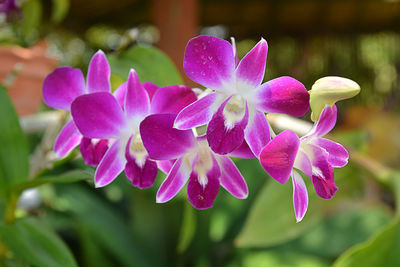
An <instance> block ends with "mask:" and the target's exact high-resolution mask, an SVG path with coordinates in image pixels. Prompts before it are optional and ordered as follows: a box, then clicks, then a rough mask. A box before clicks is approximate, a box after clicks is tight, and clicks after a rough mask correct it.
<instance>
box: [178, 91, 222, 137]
mask: <svg viewBox="0 0 400 267" xmlns="http://www.w3.org/2000/svg"><path fill="white" fill-rule="evenodd" d="M217 100H218V93H211V94H208V95H206V96H205V97H203V98H200V99H199V100H197V101H195V102H193V103H192V104H190V105H189V106H187V107H186V108H184V109H183V110H182V111H181V112H179V114H178V116H177V117H176V119H175V123H174V127H175V128H177V129H181V130H187V129H191V128H194V127H197V126H200V125H204V124H207V123H208V122H209V121H210V120H211V117H212V115H213V114H214V112H215V110H214V109H215V104H216V102H217Z"/></svg>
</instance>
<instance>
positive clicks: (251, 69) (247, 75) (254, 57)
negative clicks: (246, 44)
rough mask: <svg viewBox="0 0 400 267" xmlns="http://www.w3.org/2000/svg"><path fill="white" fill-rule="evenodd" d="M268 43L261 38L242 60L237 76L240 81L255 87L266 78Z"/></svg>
mask: <svg viewBox="0 0 400 267" xmlns="http://www.w3.org/2000/svg"><path fill="white" fill-rule="evenodd" d="M267 53H268V44H267V42H266V41H265V40H264V39H261V41H260V42H258V44H257V45H256V46H254V47H253V49H251V51H250V52H248V53H247V55H246V56H245V57H244V58H243V59H242V60H241V61H240V63H239V66H238V67H237V69H236V78H237V79H238V80H239V82H242V83H244V84H248V85H250V86H251V87H253V88H255V87H257V86H259V85H260V84H261V82H262V80H263V78H264V73H265V63H266V61H267Z"/></svg>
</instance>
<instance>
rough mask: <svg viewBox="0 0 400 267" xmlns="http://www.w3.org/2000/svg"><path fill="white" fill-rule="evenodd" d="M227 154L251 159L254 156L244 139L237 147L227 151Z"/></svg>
mask: <svg viewBox="0 0 400 267" xmlns="http://www.w3.org/2000/svg"><path fill="white" fill-rule="evenodd" d="M228 156H230V157H234V158H241V159H252V158H254V157H255V155H254V154H253V152H252V151H251V149H250V147H249V145H248V144H247V142H246V140H244V141H243V143H242V144H241V145H240V146H239V147H238V148H236V149H235V150H233V151H232V152H231V153H229V154H228Z"/></svg>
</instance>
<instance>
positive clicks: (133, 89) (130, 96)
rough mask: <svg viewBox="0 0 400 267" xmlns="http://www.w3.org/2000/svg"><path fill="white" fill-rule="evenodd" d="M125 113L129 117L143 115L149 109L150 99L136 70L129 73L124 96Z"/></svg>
mask: <svg viewBox="0 0 400 267" xmlns="http://www.w3.org/2000/svg"><path fill="white" fill-rule="evenodd" d="M124 107H125V113H126V115H127V116H128V118H130V117H140V118H142V117H145V116H146V115H147V114H149V111H150V99H149V96H148V95H147V92H146V90H145V89H144V87H143V86H142V84H141V83H140V81H139V77H138V76H137V73H136V71H134V70H132V69H131V71H130V73H129V77H128V84H127V89H126V98H125V105H124Z"/></svg>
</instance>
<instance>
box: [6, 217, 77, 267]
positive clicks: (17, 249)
mask: <svg viewBox="0 0 400 267" xmlns="http://www.w3.org/2000/svg"><path fill="white" fill-rule="evenodd" d="M0 237H1V240H2V241H3V242H4V244H6V246H7V247H8V248H9V249H10V250H11V251H12V252H13V254H14V255H15V256H16V257H18V258H21V259H23V260H24V261H26V262H27V263H29V264H32V265H35V266H41V267H57V266H60V267H70V266H71V267H74V266H77V264H76V262H75V260H74V257H73V256H72V253H71V251H70V250H69V249H68V247H67V246H66V245H65V244H64V242H63V241H62V240H61V239H60V238H59V237H58V236H57V235H56V234H55V233H54V232H53V231H51V230H50V228H49V227H48V226H47V225H44V224H42V223H41V222H40V221H38V220H37V219H34V218H26V219H22V220H19V221H17V222H15V223H14V224H9V225H3V226H1V227H0Z"/></svg>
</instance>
